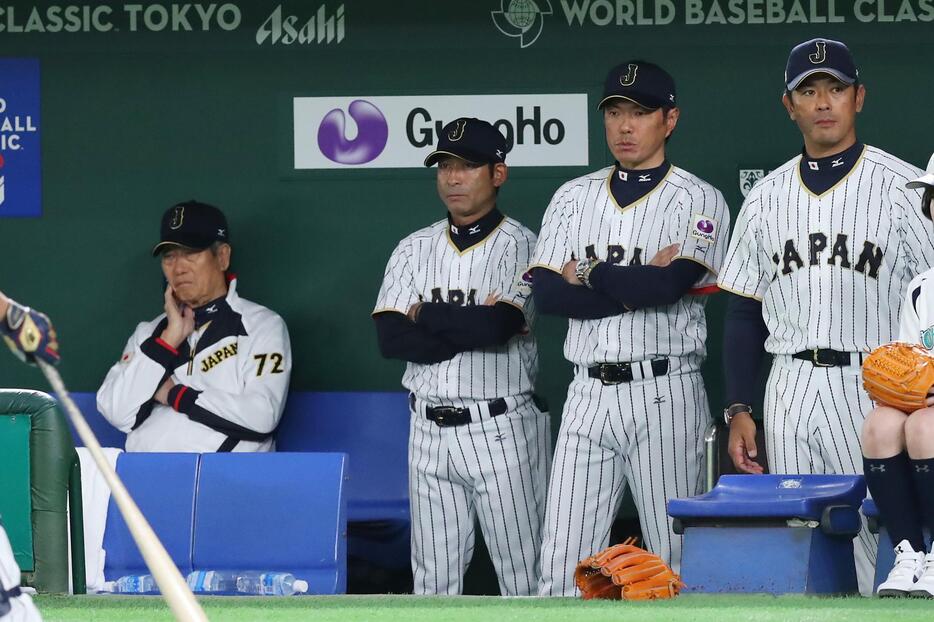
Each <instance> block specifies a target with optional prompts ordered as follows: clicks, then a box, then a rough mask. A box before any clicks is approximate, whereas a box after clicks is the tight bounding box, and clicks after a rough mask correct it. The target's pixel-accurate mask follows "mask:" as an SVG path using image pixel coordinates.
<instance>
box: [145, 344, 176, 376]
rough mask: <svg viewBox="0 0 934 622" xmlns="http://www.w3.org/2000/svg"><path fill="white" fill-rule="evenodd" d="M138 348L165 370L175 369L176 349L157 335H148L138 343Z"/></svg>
mask: <svg viewBox="0 0 934 622" xmlns="http://www.w3.org/2000/svg"><path fill="white" fill-rule="evenodd" d="M139 349H140V350H142V351H143V354H145V355H146V356H148V357H149V358H151V359H152V360H154V361H155V362H157V363H159V364H160V365H162V366H163V367H164V368H165V370H166V371H168V372H172V370H174V369H175V360H176V359H177V358H178V350H176V349H175V348H173V347H172V346H170V345H169V344H167V343H166V342H164V341H162V340H161V339H159V338H158V337H150V338H149V339H147V340H146V341H144V342H143V343H142V344H141V345H140V347H139Z"/></svg>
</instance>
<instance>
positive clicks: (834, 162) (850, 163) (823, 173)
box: [798, 141, 864, 196]
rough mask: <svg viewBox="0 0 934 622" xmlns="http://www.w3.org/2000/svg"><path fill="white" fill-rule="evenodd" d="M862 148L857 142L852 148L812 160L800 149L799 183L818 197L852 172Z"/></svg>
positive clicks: (861, 144)
mask: <svg viewBox="0 0 934 622" xmlns="http://www.w3.org/2000/svg"><path fill="white" fill-rule="evenodd" d="M863 148H864V145H863V143H861V142H859V141H857V142H856V143H855V144H854V145H853V146H852V147H849V148H847V149H844V150H843V151H841V152H840V153H835V154H833V155H829V156H826V157H823V158H812V157H810V156H808V154H807V151H805V150H804V149H802V150H801V162H800V163H799V164H798V170H799V171H800V173H801V183H803V184H804V185H805V187H806V188H807V189H808V190H810V191H811V192H812V193H814V194H816V195H818V196H820V195H822V194H824V193H825V192H827V190H829V189H830V188H832V187H834V186H835V185H836V184H837V183H839V181H840V180H841V179H843V178H844V177H846V176H847V175H848V174H849V173H850V171H852V170H853V167H854V166H856V163H857V162H859V156H860V155H861V154H862V153H863Z"/></svg>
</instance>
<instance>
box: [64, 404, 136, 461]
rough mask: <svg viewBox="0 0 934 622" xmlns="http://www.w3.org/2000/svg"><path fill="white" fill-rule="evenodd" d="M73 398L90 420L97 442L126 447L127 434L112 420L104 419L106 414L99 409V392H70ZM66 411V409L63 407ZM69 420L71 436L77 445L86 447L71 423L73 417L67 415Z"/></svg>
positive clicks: (109, 445)
mask: <svg viewBox="0 0 934 622" xmlns="http://www.w3.org/2000/svg"><path fill="white" fill-rule="evenodd" d="M69 395H71V399H72V400H74V402H75V404H76V405H77V406H78V410H80V411H81V414H82V415H84V420H85V421H87V422H88V425H89V426H90V427H91V430H93V432H94V436H96V437H97V442H98V443H100V444H101V447H117V448H119V449H124V448H125V447H126V434H124V433H123V432H121V431H120V430H118V429H117V428H115V427H113V426H112V425H110V422H109V421H107V420H106V419H104V415H102V414H100V412H98V410H97V393H70V394H69ZM62 412H64V409H62ZM65 419H67V420H68V427H69V429H71V437H72V438H73V439H74V441H75V447H84V442H83V441H82V440H81V439H80V438H79V437H78V433H77V432H75V426H73V425H72V423H71V417H67V416H66V417H65Z"/></svg>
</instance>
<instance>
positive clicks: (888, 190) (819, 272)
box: [719, 146, 934, 354]
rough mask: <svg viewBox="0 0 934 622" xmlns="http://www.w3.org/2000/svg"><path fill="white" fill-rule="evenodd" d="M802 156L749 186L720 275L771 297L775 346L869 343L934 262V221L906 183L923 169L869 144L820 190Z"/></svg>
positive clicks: (770, 343)
mask: <svg viewBox="0 0 934 622" xmlns="http://www.w3.org/2000/svg"><path fill="white" fill-rule="evenodd" d="M800 160H801V156H800V155H799V156H797V157H795V158H793V159H792V160H790V161H788V162H786V163H785V164H783V165H782V166H780V167H779V168H777V169H776V170H774V171H772V173H770V174H769V175H767V176H766V177H765V178H763V179H762V180H761V181H760V182H759V183H758V184H756V186H755V187H753V189H752V190H751V191H750V192H749V195H748V196H747V197H746V201H745V203H744V204H743V207H742V210H741V211H740V214H739V217H738V219H737V223H736V228H735V230H734V232H733V239H732V242H731V244H730V250H729V253H728V254H727V260H726V264H725V265H724V268H723V272H722V274H721V275H720V282H719V285H720V287H722V288H723V289H727V290H730V291H732V292H735V293H737V294H741V295H744V296H748V297H753V298H756V299H759V300H761V301H762V303H763V305H762V308H763V317H764V318H765V322H766V325H767V327H768V329H769V337H768V339H767V340H766V342H765V349H766V350H767V351H769V352H771V353H773V354H793V353H795V352H799V351H801V350H805V349H811V348H832V349H834V350H840V351H845V352H859V351H864V350H866V349H871V348H875V347H877V346H879V345H881V344H882V343H886V342H888V341H891V340H892V337H893V334H894V330H895V327H896V326H897V325H898V313H899V309H900V308H901V302H902V296H903V295H904V292H905V288H906V286H907V284H908V282H909V281H911V279H912V278H913V277H914V276H915V275H917V274H918V273H919V272H923V271H925V270H927V269H928V267H929V266H931V265H934V228H932V226H931V223H930V222H929V221H927V220H925V219H924V218H923V216H922V215H921V211H920V208H919V205H920V193H919V192H918V191H916V190H906V189H905V183H906V182H907V181H910V180H911V179H914V178H915V177H918V176H919V175H920V174H921V170H920V169H918V168H916V167H914V166H912V165H910V164H908V163H906V162H903V161H902V160H899V159H898V158H896V157H894V156H892V155H890V154H888V153H886V152H884V151H882V150H881V149H877V148H875V147H871V146H866V147H865V149H864V150H863V153H862V155H861V156H860V159H859V161H858V162H857V163H856V164H855V165H854V166H853V169H852V170H851V171H850V173H849V174H848V175H847V176H846V177H844V178H843V179H842V180H840V182H838V183H837V184H836V185H835V186H834V187H832V188H830V189H829V190H827V191H826V192H824V193H823V194H822V195H820V196H815V195H814V194H813V193H811V192H810V190H808V189H807V188H806V187H805V186H804V184H803V183H802V182H801V179H800V172H799V168H798V167H799V162H800Z"/></svg>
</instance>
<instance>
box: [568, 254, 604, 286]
mask: <svg viewBox="0 0 934 622" xmlns="http://www.w3.org/2000/svg"><path fill="white" fill-rule="evenodd" d="M598 263H600V260H599V259H590V258H588V259H581V260H580V261H578V262H577V268H575V269H574V276H576V277H577V280H578V281H580V282H581V283H582V284H583V285H584V286H585V287H587V289H593V285H591V284H590V273H591V272H593V269H594V268H595V267H596V266H597V264H598Z"/></svg>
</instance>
